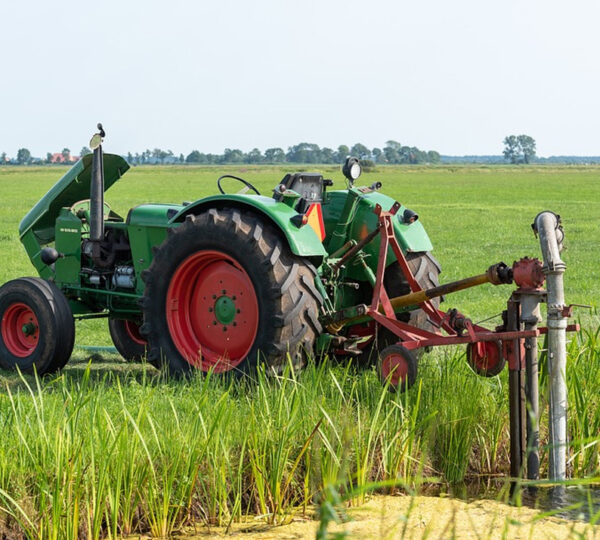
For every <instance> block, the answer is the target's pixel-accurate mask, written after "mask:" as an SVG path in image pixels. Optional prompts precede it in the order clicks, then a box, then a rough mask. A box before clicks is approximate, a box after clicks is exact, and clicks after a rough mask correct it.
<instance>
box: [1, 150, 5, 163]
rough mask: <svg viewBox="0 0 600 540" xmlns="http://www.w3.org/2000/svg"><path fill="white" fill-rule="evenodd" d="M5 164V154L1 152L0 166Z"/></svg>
mask: <svg viewBox="0 0 600 540" xmlns="http://www.w3.org/2000/svg"><path fill="white" fill-rule="evenodd" d="M5 163H6V152H2V153H1V154H0V165H4V164H5Z"/></svg>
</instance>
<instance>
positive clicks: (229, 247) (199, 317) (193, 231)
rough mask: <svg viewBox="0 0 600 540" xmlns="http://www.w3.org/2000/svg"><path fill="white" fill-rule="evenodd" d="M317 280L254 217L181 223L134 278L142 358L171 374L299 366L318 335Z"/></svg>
mask: <svg viewBox="0 0 600 540" xmlns="http://www.w3.org/2000/svg"><path fill="white" fill-rule="evenodd" d="M315 277H316V269H315V268H314V267H313V266H312V265H311V264H310V263H309V262H308V261H307V260H306V259H303V258H301V257H297V256H295V255H294V254H292V253H291V251H290V249H289V247H288V245H287V243H285V242H284V241H282V239H281V238H280V236H279V234H278V233H277V232H276V231H275V230H274V229H273V227H272V226H271V225H269V224H267V223H265V222H264V221H263V219H261V218H260V217H259V216H257V215H254V214H250V213H244V212H241V211H240V210H237V209H229V208H224V209H219V210H217V209H211V210H209V211H207V212H205V213H202V214H200V215H198V216H187V218H186V221H185V222H184V223H183V224H182V225H180V226H179V227H176V228H174V229H171V231H170V234H169V236H168V237H167V239H166V240H165V241H164V243H163V244H162V245H161V246H160V248H159V249H158V250H157V251H156V253H155V256H154V259H153V261H152V264H151V266H150V268H149V269H148V271H147V272H145V273H144V274H143V275H142V278H143V279H144V281H145V283H146V289H145V293H144V298H143V300H142V309H143V313H144V324H143V326H142V328H141V332H142V335H144V336H145V337H146V339H147V340H148V360H149V361H150V362H151V363H153V364H154V365H157V366H159V367H164V366H166V367H167V368H168V369H169V371H170V372H171V373H173V374H185V373H188V372H190V371H193V370H194V369H200V370H202V371H208V370H211V369H212V370H213V371H215V372H226V371H235V372H237V373H244V372H245V373H249V372H252V371H253V370H255V369H256V367H257V365H258V364H259V362H264V363H265V364H266V365H267V366H268V367H269V368H270V369H271V370H272V371H275V372H281V371H282V370H283V368H284V366H285V364H286V363H287V361H288V360H287V359H288V357H289V359H290V360H291V363H292V365H293V366H294V368H300V367H301V366H302V365H303V363H304V359H305V357H306V355H307V354H312V353H313V349H314V344H315V340H316V338H317V336H318V335H319V334H320V333H321V325H320V323H319V320H318V316H319V310H320V307H321V304H322V298H321V295H320V294H319V293H318V291H317V289H316V288H315V285H314V280H315Z"/></svg>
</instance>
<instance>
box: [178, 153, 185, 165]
mask: <svg viewBox="0 0 600 540" xmlns="http://www.w3.org/2000/svg"><path fill="white" fill-rule="evenodd" d="M179 163H185V157H183V154H179Z"/></svg>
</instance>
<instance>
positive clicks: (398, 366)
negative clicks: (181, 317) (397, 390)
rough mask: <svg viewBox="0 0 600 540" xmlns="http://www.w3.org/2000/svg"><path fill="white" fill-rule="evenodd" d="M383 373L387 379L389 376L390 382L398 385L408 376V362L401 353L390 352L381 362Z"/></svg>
mask: <svg viewBox="0 0 600 540" xmlns="http://www.w3.org/2000/svg"><path fill="white" fill-rule="evenodd" d="M381 375H382V376H383V379H384V380H385V381H387V380H388V377H389V381H390V384H391V385H392V386H395V387H398V386H400V385H401V384H403V383H404V382H405V381H406V378H407V377H408V362H407V361H406V359H405V358H404V356H402V355H401V354H398V353H390V354H388V355H387V356H386V357H385V358H384V359H383V361H382V363H381Z"/></svg>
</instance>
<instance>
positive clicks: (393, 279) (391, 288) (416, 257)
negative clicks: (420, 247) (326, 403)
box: [357, 251, 442, 367]
mask: <svg viewBox="0 0 600 540" xmlns="http://www.w3.org/2000/svg"><path fill="white" fill-rule="evenodd" d="M406 261H407V262H408V266H409V267H410V269H411V271H412V273H413V275H414V276H415V279H416V280H417V283H419V285H420V286H421V287H422V288H423V289H431V288H432V287H437V286H438V285H439V284H440V282H439V275H440V273H441V271H442V267H441V266H440V263H439V262H438V261H437V260H436V259H435V257H434V256H433V255H432V254H431V253H430V252H428V251H427V252H418V253H407V254H406ZM383 284H384V286H385V290H386V291H387V293H388V296H389V297H390V298H394V297H396V296H402V295H405V294H408V293H410V292H411V291H410V286H409V285H408V282H407V281H406V278H405V277H404V274H403V272H402V268H401V267H400V264H399V263H398V262H394V263H392V264H390V265H389V266H388V267H387V268H386V270H385V276H384V280H383ZM431 302H432V303H433V305H434V306H435V307H436V308H438V307H439V305H440V298H434V299H433V300H431ZM398 320H400V321H402V322H407V323H409V324H412V325H414V326H416V327H417V328H421V329H423V330H429V331H431V332H433V331H435V330H436V328H435V327H434V326H433V325H432V324H431V323H430V322H429V320H428V318H427V315H426V314H425V312H424V311H423V310H422V309H416V310H414V311H411V312H406V313H400V314H399V315H398ZM397 342H398V337H397V336H396V335H395V334H394V333H393V332H391V331H390V330H388V329H387V328H384V327H382V326H379V327H378V328H377V329H376V332H375V334H374V335H373V338H372V340H371V341H370V342H369V343H370V346H367V347H364V349H363V353H362V354H361V355H360V356H359V357H358V358H357V362H358V364H359V365H361V366H364V367H367V366H371V365H372V364H373V363H374V362H376V361H377V357H378V354H379V351H382V350H383V349H385V348H386V347H389V346H390V345H393V344H395V343H397ZM423 352H424V351H423V349H416V350H415V351H414V353H413V354H414V355H415V356H416V357H417V359H418V358H420V357H421V356H422V354H423Z"/></svg>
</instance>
